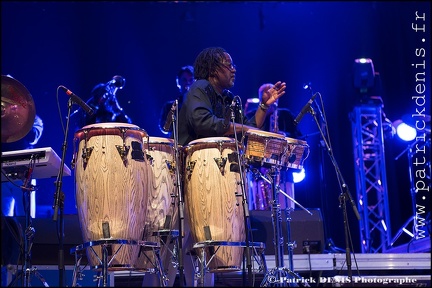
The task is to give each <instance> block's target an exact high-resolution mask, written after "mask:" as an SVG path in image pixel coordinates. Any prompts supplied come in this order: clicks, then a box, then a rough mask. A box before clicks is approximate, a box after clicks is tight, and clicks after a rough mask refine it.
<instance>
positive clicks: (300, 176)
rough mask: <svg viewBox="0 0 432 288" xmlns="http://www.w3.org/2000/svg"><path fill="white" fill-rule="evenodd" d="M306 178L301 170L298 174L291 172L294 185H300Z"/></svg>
mask: <svg viewBox="0 0 432 288" xmlns="http://www.w3.org/2000/svg"><path fill="white" fill-rule="evenodd" d="M305 177H306V172H305V170H304V168H302V169H301V170H300V171H299V172H293V179H294V183H300V182H301V181H303V179H304V178H305Z"/></svg>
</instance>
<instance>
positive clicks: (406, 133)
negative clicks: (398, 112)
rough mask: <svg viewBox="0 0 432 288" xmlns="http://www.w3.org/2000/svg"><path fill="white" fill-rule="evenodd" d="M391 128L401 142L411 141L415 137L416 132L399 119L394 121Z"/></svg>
mask: <svg viewBox="0 0 432 288" xmlns="http://www.w3.org/2000/svg"><path fill="white" fill-rule="evenodd" d="M393 127H394V129H395V130H396V134H397V135H398V136H399V138H400V139H402V140H403V141H407V142H408V141H412V140H414V139H415V137H416V136H417V130H416V129H415V128H413V127H411V126H410V125H408V124H407V123H405V122H403V121H402V120H401V119H398V120H396V121H394V122H393Z"/></svg>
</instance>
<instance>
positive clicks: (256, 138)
mask: <svg viewBox="0 0 432 288" xmlns="http://www.w3.org/2000/svg"><path fill="white" fill-rule="evenodd" d="M245 141H246V143H245V146H246V152H245V158H246V161H247V162H248V163H249V165H251V166H255V167H257V166H258V167H262V166H265V167H268V166H274V165H276V166H280V165H281V164H282V162H281V160H282V156H283V154H284V151H285V149H286V141H285V136H283V135H280V134H276V133H271V132H266V131H261V130H254V129H249V130H248V131H246V137H245Z"/></svg>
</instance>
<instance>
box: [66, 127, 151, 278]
mask: <svg viewBox="0 0 432 288" xmlns="http://www.w3.org/2000/svg"><path fill="white" fill-rule="evenodd" d="M146 135H147V133H146V132H145V131H144V130H143V129H140V128H139V127H138V126H135V125H131V124H126V123H98V124H94V125H88V126H85V127H83V128H81V129H80V130H78V131H77V132H76V133H75V135H74V143H76V142H78V147H77V150H75V152H74V158H75V159H74V165H73V168H74V169H75V170H76V173H75V182H76V193H75V196H76V201H77V210H78V219H79V222H80V226H81V232H82V237H83V240H84V241H85V242H89V243H92V242H93V241H95V242H99V241H98V240H102V239H120V240H121V239H122V240H127V241H126V242H125V243H128V241H129V240H133V241H140V240H142V237H143V228H144V226H145V223H146V218H145V217H146V210H147V204H148V196H147V194H148V192H149V190H150V187H148V184H147V183H150V179H149V169H150V167H149V165H148V161H147V159H146V158H145V155H144V152H143V138H144V137H145V136H146ZM74 146H75V145H74ZM120 242H122V241H120ZM123 242H124V241H123ZM113 243H115V242H113ZM90 246H91V245H90ZM110 248H111V249H110V250H111V252H112V253H108V254H109V255H108V259H107V260H108V262H109V267H108V269H109V270H129V269H135V268H136V264H137V259H138V254H139V252H140V246H139V245H117V244H113V245H111V246H110ZM101 251H102V249H101V247H100V246H95V247H92V250H90V249H88V248H87V249H86V253H87V259H88V261H89V264H90V265H91V266H92V267H93V268H99V265H100V264H101V263H100V259H102V258H103V257H102V253H101Z"/></svg>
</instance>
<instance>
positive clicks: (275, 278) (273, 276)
mask: <svg viewBox="0 0 432 288" xmlns="http://www.w3.org/2000/svg"><path fill="white" fill-rule="evenodd" d="M269 175H270V176H271V178H272V181H270V182H271V183H272V185H271V186H272V192H273V199H272V201H271V202H272V223H273V234H274V238H273V241H274V244H275V267H274V268H273V269H271V270H270V271H268V272H267V273H266V274H265V275H264V279H263V280H262V282H261V285H260V286H261V287H267V286H278V287H298V286H309V285H307V283H302V280H301V278H300V277H299V276H298V275H297V274H296V273H294V272H292V271H291V270H289V269H287V268H285V267H284V263H283V261H284V252H283V236H282V234H281V231H282V229H281V228H282V227H281V222H282V217H281V209H280V205H279V195H278V193H279V192H280V190H279V188H278V183H277V180H278V176H279V168H277V167H271V169H270V170H269ZM267 180H268V179H267ZM268 181H269V180H268ZM291 256H292V255H290V260H291V261H292V257H291Z"/></svg>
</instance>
